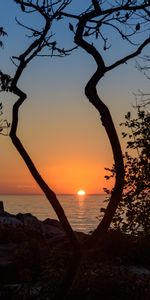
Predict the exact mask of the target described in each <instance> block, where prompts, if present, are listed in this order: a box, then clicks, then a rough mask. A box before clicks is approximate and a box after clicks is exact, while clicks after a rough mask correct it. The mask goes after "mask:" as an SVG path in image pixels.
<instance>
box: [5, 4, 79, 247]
mask: <svg viewBox="0 0 150 300" xmlns="http://www.w3.org/2000/svg"><path fill="white" fill-rule="evenodd" d="M15 2H16V3H17V4H19V5H20V8H21V10H22V11H23V12H24V13H29V12H30V13H33V12H36V13H37V14H38V15H40V16H41V17H42V18H43V22H44V28H41V31H38V30H36V29H34V28H32V27H28V26H25V25H24V24H22V23H20V22H19V21H18V20H17V23H18V25H20V26H23V27H25V28H26V29H28V30H29V31H30V33H31V36H30V38H31V39H32V40H31V42H30V43H29V46H28V47H27V49H26V50H25V51H24V52H23V53H22V54H21V55H19V56H18V57H16V56H13V57H12V61H13V63H14V64H15V66H16V72H15V74H14V77H13V78H11V77H10V76H9V75H7V74H4V73H3V72H2V71H1V74H0V75H1V78H0V79H1V81H0V83H1V90H2V91H6V92H11V93H13V94H14V95H16V96H17V98H18V99H17V101H16V102H15V104H14V105H13V112H12V124H11V129H10V133H9V135H10V138H11V140H12V143H13V144H14V146H15V148H16V149H17V151H18V152H19V154H20V155H21V157H22V159H23V160H24V162H25V163H26V165H27V167H28V169H29V171H30V173H31V174H32V176H33V178H34V179H35V181H36V182H37V184H38V185H39V186H40V188H41V189H42V191H43V192H44V194H45V196H46V197H47V199H48V200H49V202H50V203H51V205H52V207H53V209H54V211H55V213H56V215H57V216H58V219H59V220H60V222H61V224H62V226H63V228H64V230H65V232H66V234H67V236H68V238H69V240H70V241H71V243H72V245H73V247H74V248H75V249H78V248H79V242H78V240H77V238H76V235H75V233H74V232H73V230H72V227H71V225H70V224H69V221H68V219H67V217H66V215H65V212H64V210H63V208H62V207H61V205H60V203H59V201H58V199H57V197H56V194H55V193H54V192H53V191H52V190H51V189H50V188H49V186H48V185H47V184H46V182H45V181H44V180H43V178H42V177H41V175H40V174H39V172H38V170H37V168H36V166H35V165H34V163H33V161H32V159H31V157H30V156H29V154H28V153H27V151H26V149H25V147H24V146H23V144H22V143H21V141H20V139H19V137H18V136H17V127H18V119H19V109H20V106H21V105H22V103H23V102H24V101H25V99H26V98H27V94H26V93H25V92H23V91H22V90H21V89H20V88H19V86H18V82H19V79H20V77H21V75H22V73H23V71H24V69H25V68H26V67H27V65H28V64H29V63H30V62H31V61H32V60H33V59H34V58H35V57H36V56H38V55H42V54H40V53H41V51H42V50H43V49H46V48H47V49H48V56H53V55H56V56H64V55H67V54H68V53H70V51H71V50H72V49H69V50H65V49H61V48H59V47H57V42H56V41H55V40H53V34H51V33H50V30H51V29H52V24H53V21H54V20H59V19H60V15H61V12H62V10H63V9H64V8H65V7H66V6H67V5H68V4H69V3H70V0H58V1H56V2H55V1H46V2H45V1H44V0H43V1H38V0H32V1H22V0H15Z"/></svg>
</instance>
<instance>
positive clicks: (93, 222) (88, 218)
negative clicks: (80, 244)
mask: <svg viewBox="0 0 150 300" xmlns="http://www.w3.org/2000/svg"><path fill="white" fill-rule="evenodd" d="M57 198H58V200H59V201H60V204H61V205H62V207H63V209H64V210H65V213H66V216H67V217H68V220H69V222H70V224H71V225H72V228H73V229H74V230H76V231H82V232H85V233H89V232H92V231H93V230H94V229H95V228H96V227H97V225H98V223H99V218H100V216H101V212H100V209H101V208H102V207H106V205H107V203H106V202H105V199H106V195H84V196H79V195H64V194H63V195H57ZM0 201H3V204H4V209H5V211H7V212H9V213H11V214H17V213H31V214H32V215H34V216H36V217H37V218H38V219H39V220H45V219H47V218H51V219H58V218H57V216H56V214H55V212H54V211H53V208H52V207H51V205H50V203H49V202H48V200H47V199H46V197H45V196H43V195H0Z"/></svg>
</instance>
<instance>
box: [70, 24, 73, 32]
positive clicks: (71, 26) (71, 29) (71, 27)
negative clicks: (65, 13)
mask: <svg viewBox="0 0 150 300" xmlns="http://www.w3.org/2000/svg"><path fill="white" fill-rule="evenodd" d="M69 29H70V31H73V32H74V28H73V25H72V24H71V23H69Z"/></svg>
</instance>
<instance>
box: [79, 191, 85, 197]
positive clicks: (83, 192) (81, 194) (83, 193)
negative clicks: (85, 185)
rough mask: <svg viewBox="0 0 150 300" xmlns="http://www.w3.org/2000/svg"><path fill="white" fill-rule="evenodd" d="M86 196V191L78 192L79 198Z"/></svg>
mask: <svg viewBox="0 0 150 300" xmlns="http://www.w3.org/2000/svg"><path fill="white" fill-rule="evenodd" d="M85 194H86V192H85V191H84V190H79V191H78V192H77V195H79V196H84V195H85Z"/></svg>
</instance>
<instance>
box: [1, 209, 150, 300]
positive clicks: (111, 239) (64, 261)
mask: <svg viewBox="0 0 150 300" xmlns="http://www.w3.org/2000/svg"><path fill="white" fill-rule="evenodd" d="M4 219H5V222H4ZM15 219H17V220H18V221H20V222H21V223H22V224H21V223H20V224H14V220H15ZM6 220H7V222H6ZM0 221H1V223H0V227H1V231H0V244H1V245H0V299H1V300H6V299H9V300H10V299H20V300H22V299H43V300H46V299H51V300H52V299H62V298H61V296H60V295H61V290H62V289H63V284H64V282H65V277H66V276H67V275H68V272H70V267H71V265H72V264H73V260H72V255H73V252H72V248H71V246H70V243H69V242H68V239H67V238H66V237H65V234H64V231H63V229H62V227H61V225H60V223H59V222H58V221H54V220H50V219H47V220H45V221H44V222H40V221H38V220H37V219H36V218H35V217H33V216H32V215H30V214H25V215H22V214H18V215H17V216H12V215H9V214H7V213H3V214H1V216H0ZM76 235H77V236H78V239H79V240H80V241H81V245H82V247H83V248H84V249H83V253H84V254H83V257H82V261H81V263H80V267H79V269H78V271H77V273H76V277H75V278H74V281H73V284H72V285H71V288H70V290H69V291H68V294H67V296H66V299H71V300H73V299H82V298H83V299H91V300H93V299H142V300H143V299H150V284H149V283H150V255H149V253H150V236H147V237H141V238H135V237H133V236H131V235H127V234H123V233H120V232H119V231H116V230H115V231H113V230H110V231H108V233H107V234H106V235H105V237H104V238H103V242H102V243H100V244H97V245H95V246H94V247H92V249H90V248H88V247H86V240H87V238H88V235H86V234H83V233H76Z"/></svg>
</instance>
